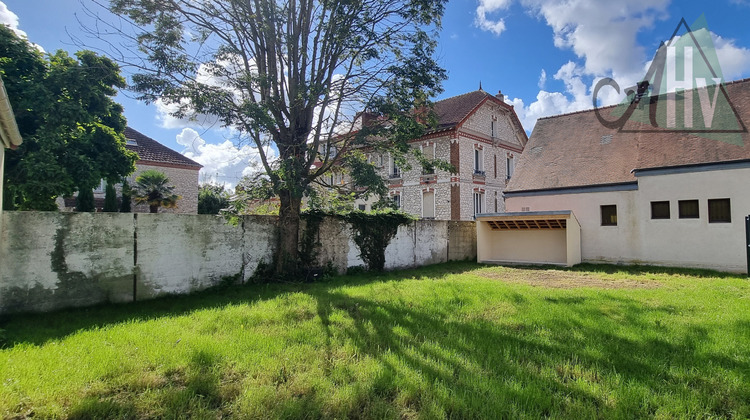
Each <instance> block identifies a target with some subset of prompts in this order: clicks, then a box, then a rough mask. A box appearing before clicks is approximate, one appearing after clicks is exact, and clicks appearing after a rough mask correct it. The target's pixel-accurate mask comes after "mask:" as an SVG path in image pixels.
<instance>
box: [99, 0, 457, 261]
mask: <svg viewBox="0 0 750 420" xmlns="http://www.w3.org/2000/svg"><path fill="white" fill-rule="evenodd" d="M445 2H446V0H356V1H352V0H226V1H211V0H169V1H154V0H110V9H111V10H112V11H113V12H114V13H116V14H118V15H120V16H122V17H124V18H125V19H127V20H128V21H129V22H130V23H132V24H133V26H132V28H133V32H130V31H126V32H125V33H123V32H121V35H126V36H128V35H129V36H130V39H131V40H132V41H134V45H133V46H134V48H133V51H134V52H136V53H137V54H138V57H139V60H140V61H138V62H135V63H133V62H132V58H131V57H132V55H130V54H123V56H122V57H121V59H122V60H124V61H128V62H130V63H131V64H134V66H135V67H137V68H138V69H140V71H139V72H138V73H137V74H134V75H133V77H132V86H133V88H134V90H135V91H137V92H138V93H139V95H140V98H141V99H143V100H145V101H148V102H152V101H157V100H159V101H163V102H165V103H167V104H169V105H172V106H173V107H174V109H175V112H174V115H175V116H177V117H195V116H197V115H202V116H209V117H210V118H213V119H215V120H217V121H219V122H220V123H221V124H223V125H225V126H227V127H231V128H232V129H234V130H235V131H236V132H238V133H240V134H239V136H238V139H240V140H242V141H249V142H251V143H252V144H253V145H254V146H255V147H256V148H257V150H258V153H259V156H260V161H261V164H262V168H263V169H264V171H265V175H266V176H267V179H268V180H269V183H270V185H271V187H272V190H273V192H274V194H276V195H277V196H278V197H279V199H280V203H281V208H280V219H281V220H280V226H281V229H280V232H281V233H280V253H279V255H277V262H276V268H277V271H282V272H284V271H289V270H290V269H294V266H295V264H296V257H297V245H298V239H299V235H298V231H299V213H300V204H301V200H302V197H303V194H304V193H305V192H306V191H309V188H310V186H311V184H312V183H314V182H315V181H316V180H318V179H319V178H320V177H321V176H323V175H324V174H326V173H328V172H329V171H330V170H331V169H332V168H333V167H335V166H344V165H348V164H354V165H355V166H356V165H357V164H359V165H360V170H358V171H352V175H353V176H357V173H361V174H363V175H367V176H366V178H368V179H369V182H373V183H380V186H381V188H380V190H381V191H382V182H383V181H382V180H380V179H379V177H374V176H371V175H372V174H373V173H374V170H372V168H370V171H367V170H362V162H363V160H362V159H361V157H359V158H358V157H356V156H354V157H353V155H350V152H352V150H354V148H355V147H374V148H378V149H381V150H389V151H390V152H391V153H393V154H395V155H397V156H403V155H404V154H405V153H408V152H409V146H408V145H407V141H408V140H410V139H414V138H417V137H419V136H421V135H422V134H423V133H425V130H426V129H427V128H428V126H429V123H430V122H432V121H434V119H433V118H431V114H430V109H431V108H430V106H429V105H430V103H429V98H430V97H432V96H434V95H436V94H437V93H439V92H440V84H441V82H442V80H443V79H444V78H445V72H444V70H443V69H442V68H440V66H439V65H438V64H437V63H436V62H435V60H434V59H433V57H432V55H433V52H434V48H435V41H434V39H435V38H436V36H435V31H437V30H438V29H439V25H440V20H441V17H442V14H443V9H444V4H445ZM119 28H120V26H117V25H112V26H111V27H110V29H114V30H119ZM117 45H118V46H119V45H121V43H118V44H117ZM360 111H367V112H368V115H370V114H372V115H376V116H377V118H372V119H371V122H372V123H371V124H368V125H365V126H362V125H361V124H357V123H355V117H356V116H357V115H358V113H359V112H360ZM269 146H270V150H273V151H274V153H273V154H270V153H268V152H267V151H268V150H269ZM276 152H278V153H276ZM272 157H277V159H276V160H274V159H273V158H272ZM357 182H358V185H363V186H364V185H367V184H364V183H362V184H360V183H359V181H357Z"/></svg>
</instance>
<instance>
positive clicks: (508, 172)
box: [505, 155, 516, 179]
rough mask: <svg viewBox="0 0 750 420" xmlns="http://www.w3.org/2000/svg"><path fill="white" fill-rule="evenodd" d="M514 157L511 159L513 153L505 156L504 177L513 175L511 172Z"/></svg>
mask: <svg viewBox="0 0 750 420" xmlns="http://www.w3.org/2000/svg"><path fill="white" fill-rule="evenodd" d="M515 163H516V162H515V159H513V155H508V156H506V157H505V179H510V178H511V177H512V176H513V172H514V170H515V166H516V165H515Z"/></svg>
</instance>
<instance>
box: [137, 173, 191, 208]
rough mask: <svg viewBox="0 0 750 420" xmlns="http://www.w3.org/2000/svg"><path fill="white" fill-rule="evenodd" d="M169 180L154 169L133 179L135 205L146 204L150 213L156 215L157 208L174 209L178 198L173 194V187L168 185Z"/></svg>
mask: <svg viewBox="0 0 750 420" xmlns="http://www.w3.org/2000/svg"><path fill="white" fill-rule="evenodd" d="M168 183H169V178H167V176H166V175H165V174H164V173H163V172H159V171H157V170H155V169H149V170H147V171H143V172H141V174H140V175H138V177H136V178H135V196H134V197H133V198H134V199H135V202H136V204H148V206H149V210H150V212H151V213H157V212H158V211H159V207H164V208H176V207H177V200H179V199H180V196H178V195H176V194H174V188H175V187H174V186H173V185H168Z"/></svg>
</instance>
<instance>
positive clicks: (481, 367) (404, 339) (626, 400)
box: [312, 289, 750, 418]
mask: <svg viewBox="0 0 750 420" xmlns="http://www.w3.org/2000/svg"><path fill="white" fill-rule="evenodd" d="M312 295H313V296H314V297H315V298H316V299H317V301H318V304H317V308H318V309H317V310H318V315H319V317H320V319H321V322H322V324H323V328H324V330H325V332H326V334H328V341H327V349H326V351H327V352H330V351H331V348H330V345H331V344H330V342H331V340H332V336H331V330H332V329H334V327H332V325H331V321H330V319H331V314H332V312H333V311H338V310H343V311H345V312H346V313H347V314H348V316H349V317H351V319H352V320H353V321H354V322H353V325H352V326H350V327H347V326H344V325H341V324H339V325H336V326H335V329H336V330H337V331H340V330H341V329H343V330H344V333H345V334H346V336H347V337H348V339H349V340H350V341H351V342H353V343H354V344H355V345H356V348H357V350H358V352H360V353H362V354H366V355H368V356H370V357H372V358H374V359H376V360H378V361H379V362H380V364H381V365H382V366H383V368H384V371H385V374H384V376H385V377H389V378H399V377H400V378H401V380H400V381H399V380H395V379H392V380H391V381H390V382H389V383H388V384H387V385H385V387H386V389H384V390H380V391H379V392H378V394H379V395H381V397H382V398H386V399H388V398H391V397H392V396H394V395H396V394H401V396H402V397H403V394H406V395H407V396H411V400H410V399H409V398H408V397H407V398H406V399H407V401H410V402H409V403H407V408H412V409H414V410H415V411H416V412H419V413H421V415H422V416H424V417H427V418H433V417H434V418H440V417H448V418H450V417H458V418H517V417H525V416H531V417H550V416H551V417H560V416H562V417H576V418H580V417H583V418H588V417H595V418H602V417H604V418H610V417H620V418H637V417H646V416H649V417H651V416H654V415H655V414H657V410H659V409H664V408H665V406H666V409H667V411H666V412H668V413H671V415H676V416H678V417H679V416H681V415H688V414H687V413H693V414H692V415H696V416H698V417H703V416H708V417H715V416H716V417H744V416H748V415H750V405H748V401H750V387H748V384H749V383H750V364H749V363H748V361H747V358H730V357H728V356H726V355H724V354H718V353H715V352H710V351H705V349H701V346H702V344H704V343H706V341H707V336H708V331H707V329H706V328H704V327H700V326H693V327H690V328H688V329H687V331H685V332H680V333H679V334H673V335H671V336H670V335H669V334H663V335H662V334H660V331H659V329H660V326H659V325H658V324H657V325H654V323H653V322H652V321H647V320H646V319H648V318H649V317H651V316H654V315H656V316H657V317H664V316H667V315H669V314H671V313H672V312H673V309H672V308H671V307H669V306H656V307H648V308H644V305H643V303H642V302H639V301H636V300H633V299H629V298H621V297H614V296H605V297H603V298H602V302H601V303H603V304H605V305H606V306H609V307H614V308H617V310H618V312H619V313H620V314H621V316H620V317H619V319H618V320H617V321H613V320H612V319H609V318H607V316H606V315H605V314H603V313H602V311H601V310H600V309H599V307H598V306H590V305H589V306H587V305H581V303H583V300H582V299H573V300H557V301H553V303H555V304H561V305H565V309H566V310H567V311H570V313H571V314H572V316H569V317H566V318H564V319H549V320H547V321H542V322H534V323H519V324H512V325H502V324H498V323H493V322H488V321H486V320H479V321H478V322H477V321H475V320H474V321H462V320H457V319H456V317H454V316H451V311H452V310H455V309H456V308H445V310H444V311H441V310H438V311H434V312H431V311H423V310H418V309H414V308H411V307H407V306H403V305H393V304H390V303H388V302H382V301H377V300H374V299H367V298H358V297H351V296H348V295H345V294H340V293H335V292H334V293H331V292H330V291H328V290H325V289H322V290H318V291H316V292H315V293H313V294H312ZM516 305H517V306H518V308H519V310H524V308H526V309H529V308H528V304H527V303H526V302H522V301H516ZM741 323H742V324H746V323H745V322H741ZM623 326H625V328H624V330H625V333H624V332H623V328H622V327H623ZM744 327H746V325H738V326H737V328H744ZM638 331H641V332H642V334H637V332H638ZM633 332H636V333H635V334H631V333H633ZM662 332H666V331H665V330H664V329H663V328H662ZM726 371H730V372H733V373H734V374H737V375H738V376H739V377H740V378H739V384H740V385H738V383H733V382H731V381H726V382H724V381H723V377H722V375H723V373H724V372H726ZM389 396H391V397H389ZM375 397H377V395H376V396H375ZM402 399H403V398H402ZM386 402H389V403H390V402H392V401H386ZM409 404H411V405H409ZM348 414H350V415H359V414H361V413H348ZM671 415H668V417H670V416H671Z"/></svg>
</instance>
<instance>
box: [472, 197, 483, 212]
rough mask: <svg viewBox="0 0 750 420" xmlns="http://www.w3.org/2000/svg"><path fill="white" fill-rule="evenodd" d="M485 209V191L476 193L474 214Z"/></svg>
mask: <svg viewBox="0 0 750 420" xmlns="http://www.w3.org/2000/svg"><path fill="white" fill-rule="evenodd" d="M483 210H484V193H481V192H475V193H474V215H477V214H479V213H482V211H483Z"/></svg>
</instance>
